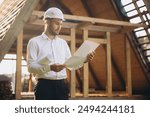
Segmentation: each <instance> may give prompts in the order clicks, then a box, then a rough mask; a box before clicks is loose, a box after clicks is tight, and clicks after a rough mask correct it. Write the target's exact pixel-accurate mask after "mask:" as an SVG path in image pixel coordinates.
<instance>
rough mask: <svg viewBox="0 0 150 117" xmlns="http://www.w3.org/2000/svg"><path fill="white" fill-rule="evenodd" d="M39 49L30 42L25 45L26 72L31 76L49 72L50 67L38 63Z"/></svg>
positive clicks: (33, 42) (35, 44) (34, 43)
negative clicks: (31, 74)
mask: <svg viewBox="0 0 150 117" xmlns="http://www.w3.org/2000/svg"><path fill="white" fill-rule="evenodd" d="M38 52H39V48H38V45H37V43H36V42H35V41H34V39H33V40H30V41H29V43H28V45H27V66H28V71H29V72H30V73H33V74H43V73H46V72H49V71H50V65H44V64H39V63H38V58H37V56H38Z"/></svg>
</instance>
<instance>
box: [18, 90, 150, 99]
mask: <svg viewBox="0 0 150 117" xmlns="http://www.w3.org/2000/svg"><path fill="white" fill-rule="evenodd" d="M21 96H22V100H34V93H33V92H22V93H21ZM70 100H150V96H149V95H132V96H126V95H113V96H112V97H108V96H106V95H104V94H99V95H98V94H97V95H96V94H89V97H83V96H82V94H76V97H74V98H70Z"/></svg>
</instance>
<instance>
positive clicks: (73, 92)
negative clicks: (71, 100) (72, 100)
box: [70, 28, 76, 97]
mask: <svg viewBox="0 0 150 117" xmlns="http://www.w3.org/2000/svg"><path fill="white" fill-rule="evenodd" d="M75 40H76V39H75V29H74V28H71V52H72V53H74V52H75V51H76V47H75V44H76V42H75ZM70 84H71V92H70V96H71V97H75V93H76V74H75V70H73V71H71V83H70Z"/></svg>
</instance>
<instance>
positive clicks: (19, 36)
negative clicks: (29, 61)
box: [15, 31, 23, 99]
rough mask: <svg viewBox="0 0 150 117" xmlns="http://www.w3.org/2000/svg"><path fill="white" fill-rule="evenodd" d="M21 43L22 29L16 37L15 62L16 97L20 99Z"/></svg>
mask: <svg viewBox="0 0 150 117" xmlns="http://www.w3.org/2000/svg"><path fill="white" fill-rule="evenodd" d="M22 45H23V31H21V32H20V34H19V35H18V38H17V62H16V87H15V88H16V90H15V96H16V99H21V91H22V88H21V78H22V70H21V67H22V49H23V48H22Z"/></svg>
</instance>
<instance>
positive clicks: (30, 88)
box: [28, 74, 32, 92]
mask: <svg viewBox="0 0 150 117" xmlns="http://www.w3.org/2000/svg"><path fill="white" fill-rule="evenodd" d="M31 91H32V74H30V76H29V88H28V92H31Z"/></svg>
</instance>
